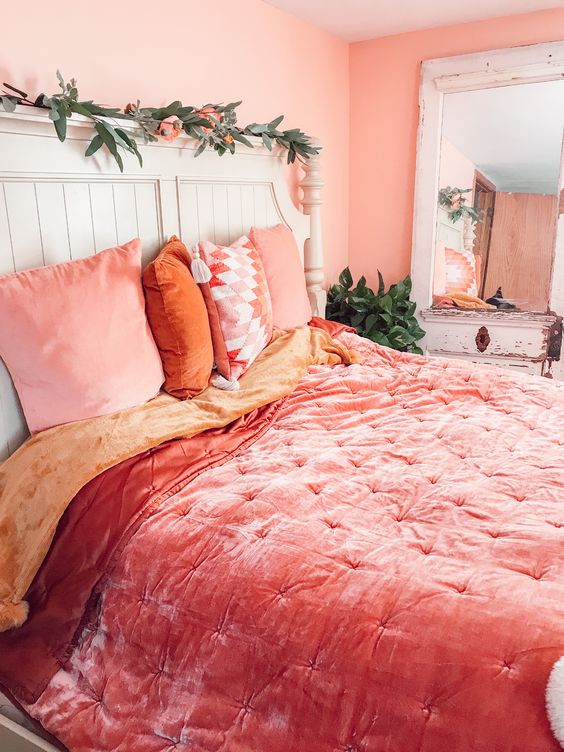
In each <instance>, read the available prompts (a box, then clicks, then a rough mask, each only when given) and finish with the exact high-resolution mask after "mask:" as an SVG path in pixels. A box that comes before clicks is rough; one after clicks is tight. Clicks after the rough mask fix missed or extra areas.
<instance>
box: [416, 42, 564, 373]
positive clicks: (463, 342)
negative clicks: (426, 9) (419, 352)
mask: <svg viewBox="0 0 564 752" xmlns="http://www.w3.org/2000/svg"><path fill="white" fill-rule="evenodd" d="M563 147H564V42H555V43H550V44H541V45H532V46H529V47H521V48H512V49H508V50H496V51H493V52H489V53H479V54H472V55H464V56H460V57H452V58H444V59H441V60H430V61H427V62H425V63H423V66H422V77H421V96H420V125H419V136H418V153H417V183H416V193H415V220H414V240H413V253H412V259H413V261H412V278H413V294H414V298H415V300H416V302H417V304H418V307H419V317H420V319H421V326H422V327H423V329H424V330H425V331H426V337H425V339H424V341H423V347H424V348H425V351H426V352H427V353H428V354H430V355H438V356H443V357H454V358H465V359H470V360H472V361H475V362H480V363H490V364H493V365H500V366H504V367H508V368H513V369H519V370H521V371H524V372H528V373H531V374H536V375H544V376H548V377H553V378H559V379H562V380H564V361H562V362H561V360H560V350H561V340H562V318H561V315H562V314H563V313H564V156H563V155H564V148H563Z"/></svg>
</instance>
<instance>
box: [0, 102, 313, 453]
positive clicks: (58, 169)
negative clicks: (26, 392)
mask: <svg viewBox="0 0 564 752" xmlns="http://www.w3.org/2000/svg"><path fill="white" fill-rule="evenodd" d="M123 125H124V126H126V127H127V128H128V129H129V130H131V129H132V123H131V122H130V121H124V122H123ZM93 133H94V132H93V129H92V123H91V122H90V121H89V120H88V119H86V118H83V117H80V116H74V117H73V118H72V119H71V120H70V121H69V123H68V128H67V139H66V141H65V143H63V144H61V143H60V142H59V140H58V138H57V136H56V133H55V130H54V128H53V123H52V122H51V121H50V120H49V118H48V114H47V112H46V111H45V110H41V109H37V108H33V107H24V106H18V107H17V108H16V111H15V112H13V113H6V112H3V111H1V112H0V154H1V161H0V274H5V273H10V272H12V271H20V270H22V269H27V268H31V267H37V266H44V265H47V264H53V263H58V262H61V261H68V260H70V259H74V258H82V257H85V256H89V255H91V254H93V253H95V252H96V251H99V250H102V249H104V248H107V247H109V246H113V245H115V244H116V243H122V242H125V241H127V240H130V239H131V238H133V237H136V236H139V237H140V238H141V240H142V242H143V251H144V261H148V260H149V259H151V258H153V257H154V256H155V255H156V253H157V252H158V251H159V249H160V247H161V246H162V244H163V242H164V240H165V239H166V238H168V237H169V236H170V235H173V234H174V235H181V236H182V239H183V240H184V242H186V244H187V245H190V244H192V243H194V242H197V241H198V240H205V239H209V240H212V241H215V242H218V243H228V242H230V241H232V240H235V239H236V238H238V237H240V236H241V235H243V234H247V233H248V232H249V229H250V227H251V226H252V225H259V226H264V227H267V226H272V225H275V224H277V223H280V222H282V223H284V224H286V225H287V226H288V227H290V228H291V229H292V230H293V232H294V235H295V236H296V240H297V243H298V247H299V249H300V253H301V256H302V260H303V263H304V267H305V272H304V273H305V279H306V286H307V290H308V295H309V298H310V300H311V303H312V308H313V313H314V315H318V314H321V315H323V314H324V311H325V292H324V290H323V282H324V268H323V238H322V228H321V206H322V187H323V182H322V181H321V178H320V172H319V170H320V167H319V163H320V159H319V157H314V158H312V160H311V161H310V162H308V163H306V164H305V166H304V171H305V177H304V179H303V182H302V183H301V188H302V190H303V212H302V211H300V210H299V209H298V208H296V206H295V205H294V203H293V202H292V200H291V198H290V194H289V192H288V185H287V175H286V151H285V150H284V149H282V148H281V147H279V146H275V147H274V148H273V149H272V151H269V150H268V149H267V148H266V147H265V146H264V144H263V143H262V140H260V139H257V138H251V139H249V140H250V141H251V143H252V144H253V147H254V148H249V147H246V146H244V145H243V144H237V152H236V154H235V155H230V154H225V155H224V156H223V157H219V156H218V155H217V154H216V153H215V152H211V151H209V150H206V151H205V152H204V153H203V154H202V155H201V156H199V157H198V158H197V159H195V158H194V151H195V148H196V143H195V142H194V140H193V139H190V138H188V137H187V136H185V135H181V136H179V137H178V138H177V139H175V140H174V141H173V142H170V143H167V142H165V141H159V142H157V143H153V144H148V145H144V146H141V147H140V150H141V153H142V155H143V160H144V166H143V168H141V167H140V166H139V164H138V163H137V160H136V159H135V157H133V156H132V155H127V156H124V172H123V174H122V173H120V172H119V169H118V167H117V165H116V163H115V162H114V160H113V159H112V158H111V157H110V156H109V155H108V154H107V153H105V152H104V151H102V150H100V151H99V152H97V153H96V154H95V155H94V156H93V157H89V158H88V159H86V158H85V157H84V152H85V150H86V146H87V144H88V142H89V141H90V139H91V138H92V136H93ZM26 436H27V429H26V426H25V422H24V420H23V416H22V413H21V408H20V406H19V402H18V400H17V396H16V394H15V391H14V389H13V385H12V383H11V380H10V378H9V376H8V374H7V371H6V369H5V368H4V366H3V364H2V362H1V361H0V461H2V460H3V459H5V458H6V457H7V456H9V455H10V454H11V453H12V452H13V451H14V450H15V449H16V448H17V447H18V446H19V445H20V444H21V442H22V441H23V440H24V439H25V437H26Z"/></svg>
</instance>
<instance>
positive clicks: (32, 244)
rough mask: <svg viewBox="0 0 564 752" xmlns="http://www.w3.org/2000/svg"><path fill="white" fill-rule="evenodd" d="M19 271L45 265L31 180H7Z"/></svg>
mask: <svg viewBox="0 0 564 752" xmlns="http://www.w3.org/2000/svg"><path fill="white" fill-rule="evenodd" d="M4 191H5V195H6V209H7V212H8V218H9V222H10V237H11V240H12V249H13V252H14V259H15V267H16V271H17V272H20V271H22V270H24V269H33V268H34V267H37V266H43V264H44V263H45V260H44V257H43V242H42V240H41V228H40V225H39V215H38V211H37V195H36V192H35V185H34V183H32V182H29V183H28V182H23V181H22V182H21V183H20V182H10V181H8V182H6V183H4Z"/></svg>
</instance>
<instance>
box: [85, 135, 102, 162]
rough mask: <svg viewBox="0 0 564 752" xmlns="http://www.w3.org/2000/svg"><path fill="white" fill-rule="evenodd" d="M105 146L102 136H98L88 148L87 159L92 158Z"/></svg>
mask: <svg viewBox="0 0 564 752" xmlns="http://www.w3.org/2000/svg"><path fill="white" fill-rule="evenodd" d="M103 145H104V142H103V141H102V138H101V136H99V135H98V134H96V135H95V136H94V138H93V139H92V141H91V142H90V143H89V144H88V148H87V149H86V152H85V153H84V156H85V157H91V156H92V155H93V154H95V153H96V152H97V151H98V149H100V148H101V147H102V146H103Z"/></svg>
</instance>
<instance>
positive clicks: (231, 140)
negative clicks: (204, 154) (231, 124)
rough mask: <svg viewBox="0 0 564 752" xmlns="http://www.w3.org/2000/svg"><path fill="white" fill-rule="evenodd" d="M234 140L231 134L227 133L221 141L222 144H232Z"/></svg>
mask: <svg viewBox="0 0 564 752" xmlns="http://www.w3.org/2000/svg"><path fill="white" fill-rule="evenodd" d="M234 140H235V139H234V138H233V136H232V135H231V133H228V134H227V136H225V138H224V139H223V141H224V143H226V144H232V143H233V141H234Z"/></svg>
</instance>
